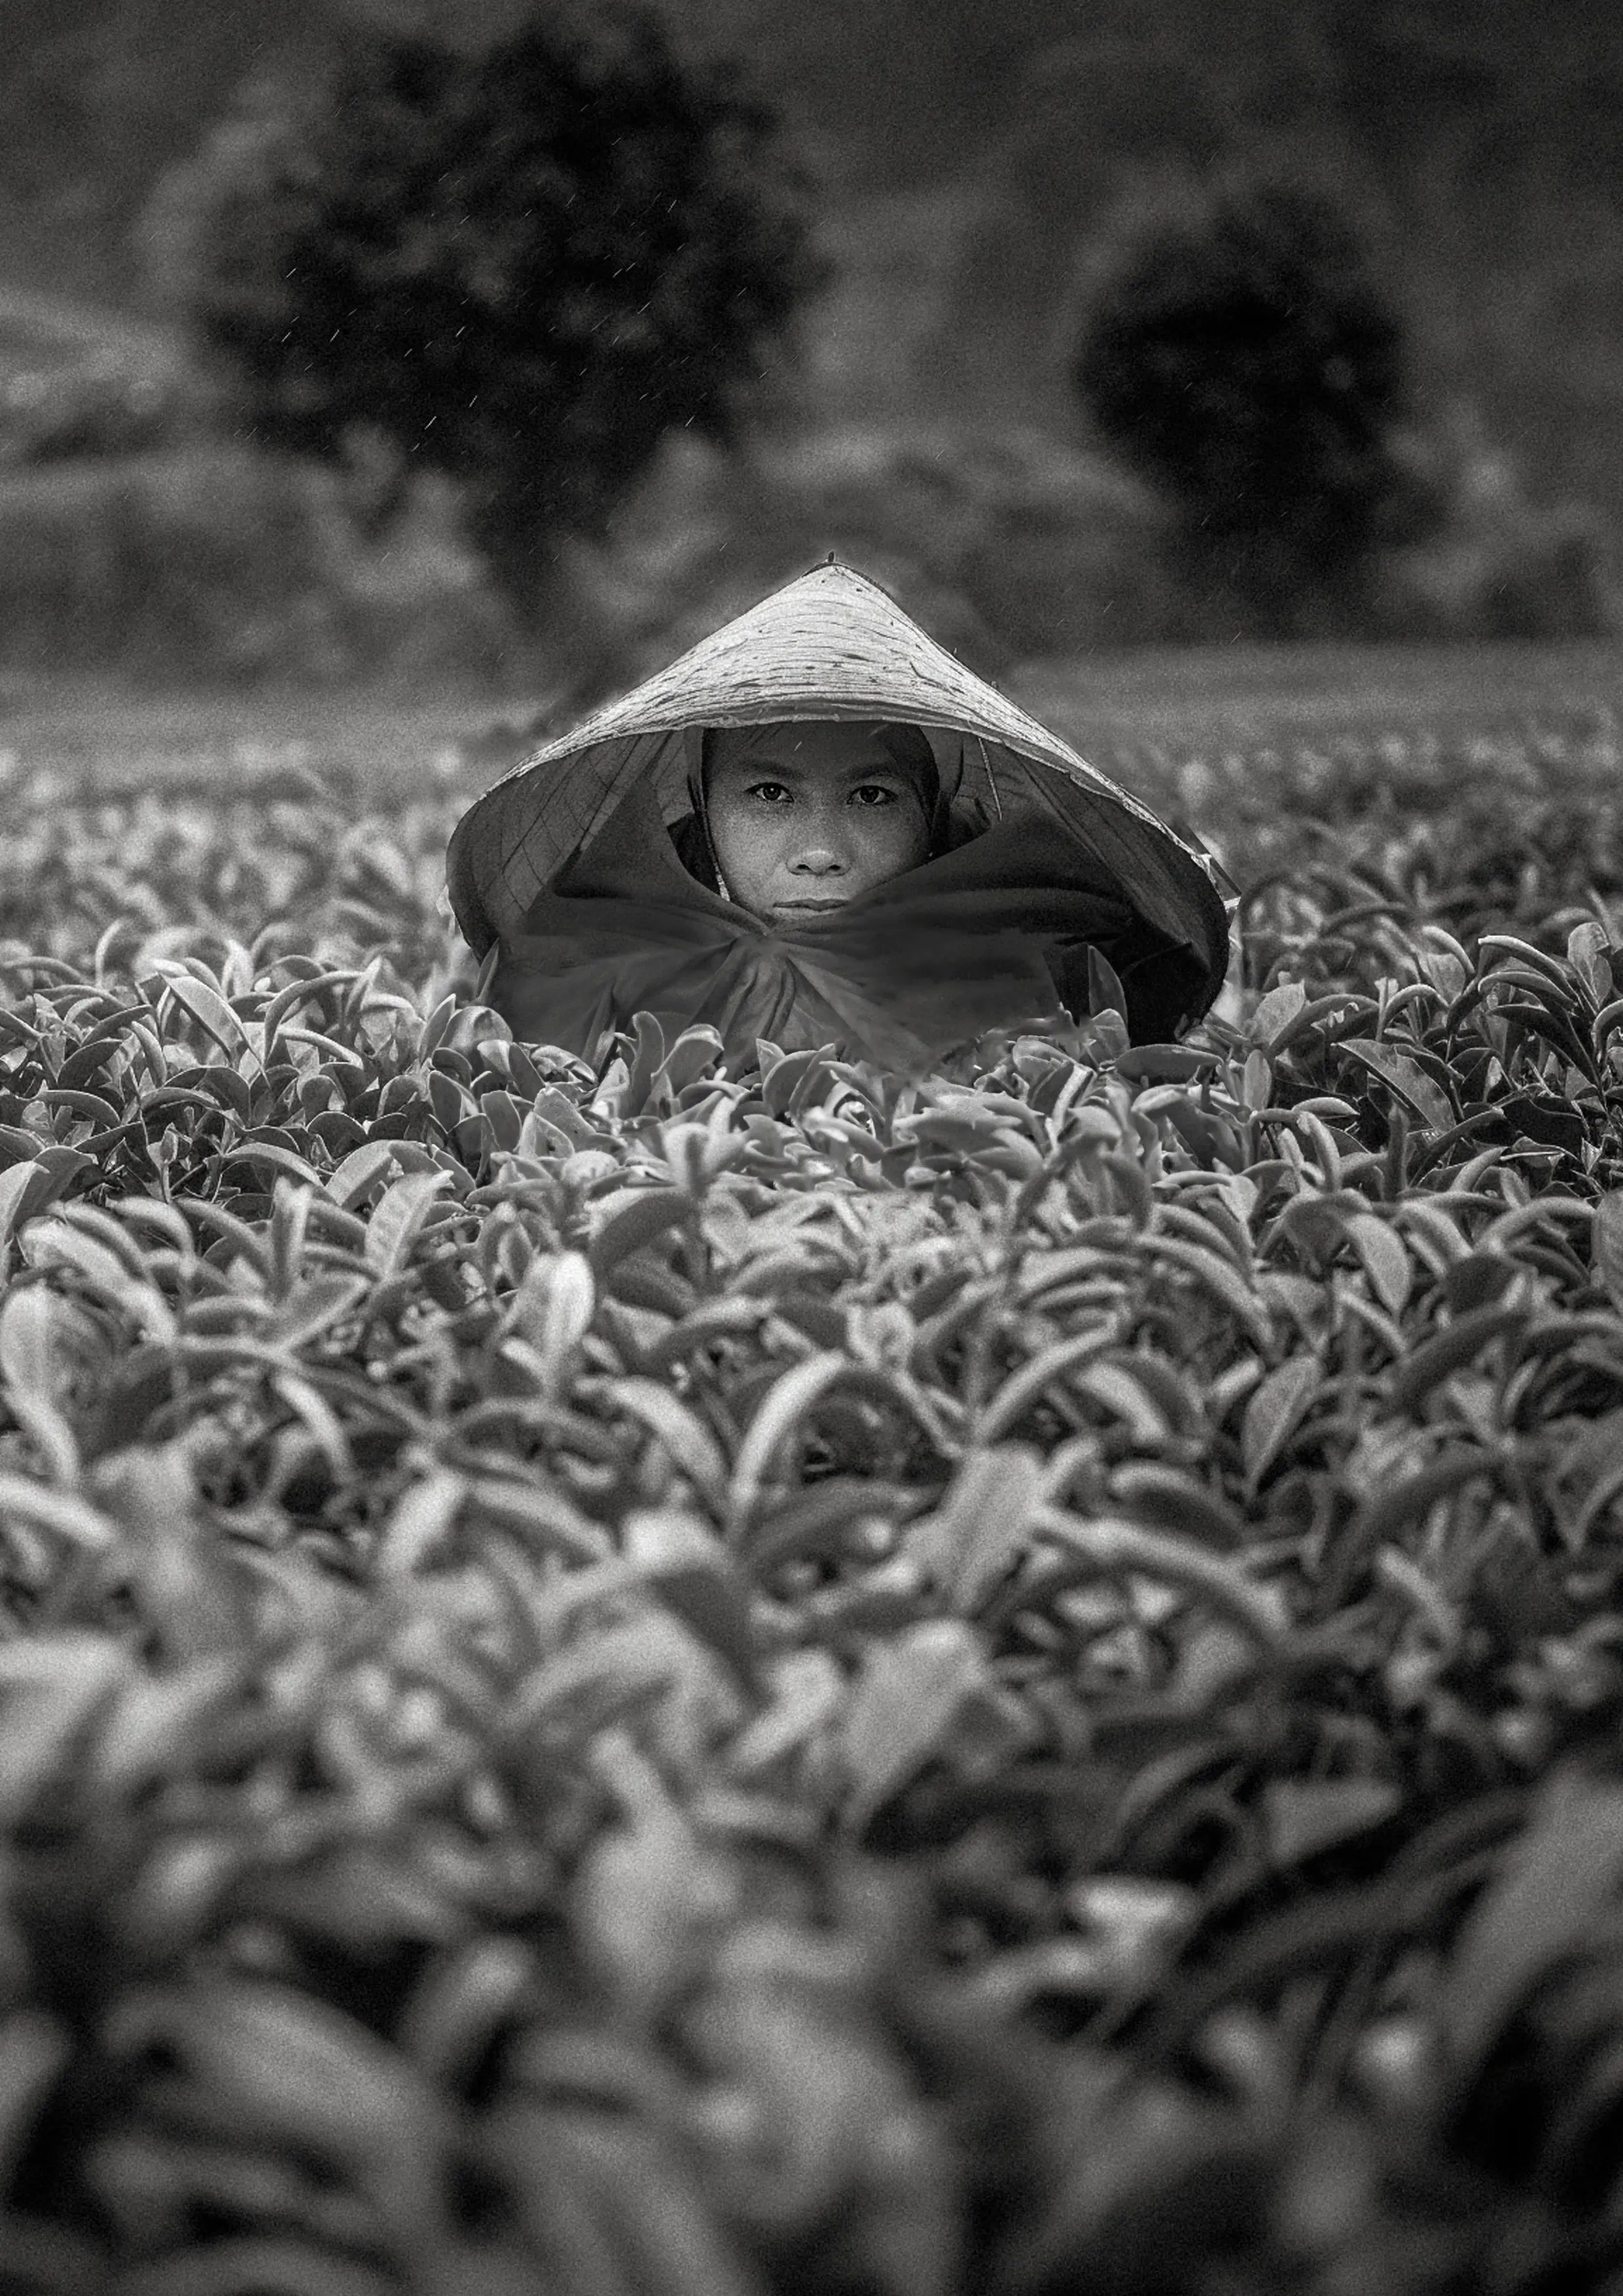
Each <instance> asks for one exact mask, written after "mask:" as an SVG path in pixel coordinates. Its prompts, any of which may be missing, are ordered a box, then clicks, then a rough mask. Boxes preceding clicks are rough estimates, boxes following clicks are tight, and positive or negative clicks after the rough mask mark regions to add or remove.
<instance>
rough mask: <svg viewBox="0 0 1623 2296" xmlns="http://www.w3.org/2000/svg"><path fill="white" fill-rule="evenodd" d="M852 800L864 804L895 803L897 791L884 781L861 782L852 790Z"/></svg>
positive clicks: (856, 803) (854, 803) (853, 802)
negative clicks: (886, 785)
mask: <svg viewBox="0 0 1623 2296" xmlns="http://www.w3.org/2000/svg"><path fill="white" fill-rule="evenodd" d="M851 802H852V804H853V805H863V806H881V805H894V804H895V803H896V791H894V790H889V789H887V788H886V787H885V785H884V783H882V782H859V783H857V787H856V788H855V789H854V790H853V791H851Z"/></svg>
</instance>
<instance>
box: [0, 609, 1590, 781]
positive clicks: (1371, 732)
mask: <svg viewBox="0 0 1623 2296" xmlns="http://www.w3.org/2000/svg"><path fill="white" fill-rule="evenodd" d="M1000 683H1001V684H1002V685H1003V686H1004V690H1005V691H1006V692H1008V693H1010V694H1012V696H1013V698H1014V699H1015V700H1016V701H1019V702H1021V705H1022V706H1023V707H1024V708H1026V709H1029V710H1031V711H1032V712H1033V713H1034V714H1035V715H1036V716H1037V717H1040V718H1042V719H1043V720H1044V722H1045V724H1048V725H1050V726H1053V728H1054V730H1055V731H1056V732H1058V733H1060V734H1063V735H1064V736H1065V738H1066V739H1067V740H1068V741H1070V742H1072V743H1073V744H1074V745H1075V746H1076V747H1077V748H1078V749H1079V750H1081V751H1082V753H1083V754H1084V755H1085V756H1086V757H1088V758H1091V759H1093V760H1094V762H1096V763H1098V764H1099V765H1101V766H1102V767H1104V768H1105V769H1106V770H1107V771H1119V772H1121V773H1123V774H1128V775H1131V774H1147V775H1149V777H1150V778H1151V780H1153V778H1154V775H1155V752H1156V751H1157V750H1166V751H1167V752H1168V758H1191V757H1194V756H1197V755H1201V754H1206V753H1209V752H1212V751H1214V750H1216V751H1218V752H1223V751H1229V750H1236V749H1239V750H1262V751H1264V752H1266V751H1268V750H1270V749H1272V748H1273V747H1275V746H1276V745H1279V744H1282V743H1283V744H1290V745H1300V744H1307V745H1308V746H1309V747H1311V746H1312V745H1314V744H1316V743H1326V742H1329V743H1335V742H1348V741H1351V742H1376V741H1379V740H1380V739H1381V737H1382V736H1383V735H1390V736H1393V737H1399V738H1402V739H1404V740H1405V741H1407V742H1414V741H1415V740H1416V739H1423V740H1424V741H1427V742H1432V743H1437V742H1447V743H1450V744H1453V743H1457V742H1470V741H1471V739H1472V738H1473V737H1483V738H1488V737H1492V736H1495V735H1497V734H1506V733H1512V734H1517V733H1526V732H1527V731H1528V730H1529V729H1535V730H1542V731H1544V732H1547V733H1548V734H1552V735H1554V736H1558V737H1559V736H1564V735H1568V734H1572V733H1573V732H1575V731H1576V732H1578V733H1580V734H1582V733H1585V732H1588V731H1590V730H1592V729H1594V728H1597V727H1604V726H1610V725H1611V724H1612V723H1613V722H1614V721H1615V719H1616V717H1617V716H1618V714H1619V711H1620V710H1623V648H1619V646H1617V645H1615V644H1575V645H1564V646H1537V645H1526V644H1512V645H1498V646H1462V647H1458V648H1452V647H1450V648H1441V649H1439V648H1431V649H1427V648H1419V647H1417V648H1413V649H1410V648H1403V647H1390V648H1379V649H1373V648H1368V647H1356V646H1250V645H1232V646H1209V647H1200V648H1177V649H1170V648H1147V649H1143V650H1140V651H1135V652H1131V653H1122V654H1113V655H1111V654H1106V655H1101V656H1099V657H1097V658H1095V659H1094V660H1044V661H1032V662H1027V663H1024V664H1021V665H1020V666H1018V667H1017V668H1014V669H1013V670H1012V672H1010V673H1009V674H1007V675H1006V676H1004V678H1003V679H1002V680H1001V681H1000ZM547 716H548V712H547V704H546V701H545V698H544V697H542V696H540V695H536V696H524V695H517V696H512V697H509V698H506V699H493V698H490V697H484V698H481V697H480V696H478V695H470V694H467V693H455V692H453V693H450V694H449V695H447V697H446V698H444V699H442V700H439V701H423V700H422V699H414V700H409V701H401V700H398V699H395V698H381V697H379V696H376V695H373V694H368V693H341V692H340V693H333V694H310V693H241V694H196V693H189V694H185V693H183V694H169V695H164V694H151V693H135V694H132V693H127V692H125V691H121V690H120V689H119V687H118V686H116V685H99V684H86V683H82V682H81V683H77V684H63V683H61V682H60V681H56V680H52V679H49V678H44V677H40V678H34V679H29V678H23V677H13V678H12V679H10V680H8V681H6V682H5V684H4V685H3V686H0V769H3V770H4V773H5V774H6V775H7V776H8V777H10V776H14V775H18V774H20V773H22V774H28V773H32V772H35V771H37V770H44V771H48V772H52V773H59V774H61V775H63V776H64V778H65V779H66V780H67V781H68V782H69V783H70V784H72V785H74V786H76V787H78V788H80V789H82V790H83V791H85V792H86V794H91V793H96V792H101V791H126V790H138V789H146V788H160V787H168V788H173V787H184V786H194V787H197V788H200V789H209V788H215V787H217V788H219V789H221V790H229V789H231V788H232V787H234V785H236V784H238V783H246V782H250V781H252V780H254V779H256V778H258V777H259V776H262V775H264V774H265V773H266V771H267V770H270V771H274V770H276V769H278V768H283V769H290V770H293V771H306V772H314V773H316V774H319V775H328V774H333V773H339V774H341V775H343V776H344V777H345V778H346V780H347V781H348V780H350V779H351V778H352V780H353V783H354V785H355V786H356V787H357V790H358V791H361V792H363V793H365V795H367V796H369V797H370V796H382V795H386V794H387V793H388V792H389V791H409V790H426V789H445V788H455V787H458V786H461V785H463V784H464V783H465V784H466V785H467V786H468V787H469V788H470V789H475V788H481V787H483V786H484V785H485V784H486V783H488V781H490V780H492V779H494V778H495V776H496V774H497V773H499V772H502V771H504V770H505V768H506V767H507V766H508V765H509V764H510V763H512V762H513V761H514V760H516V759H517V758H519V757H520V756H521V754H522V753H523V750H524V749H525V748H526V747H527V746H528V744H529V734H530V730H531V729H532V728H535V727H537V726H540V725H541V724H542V723H544V722H545V721H546V720H547Z"/></svg>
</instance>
